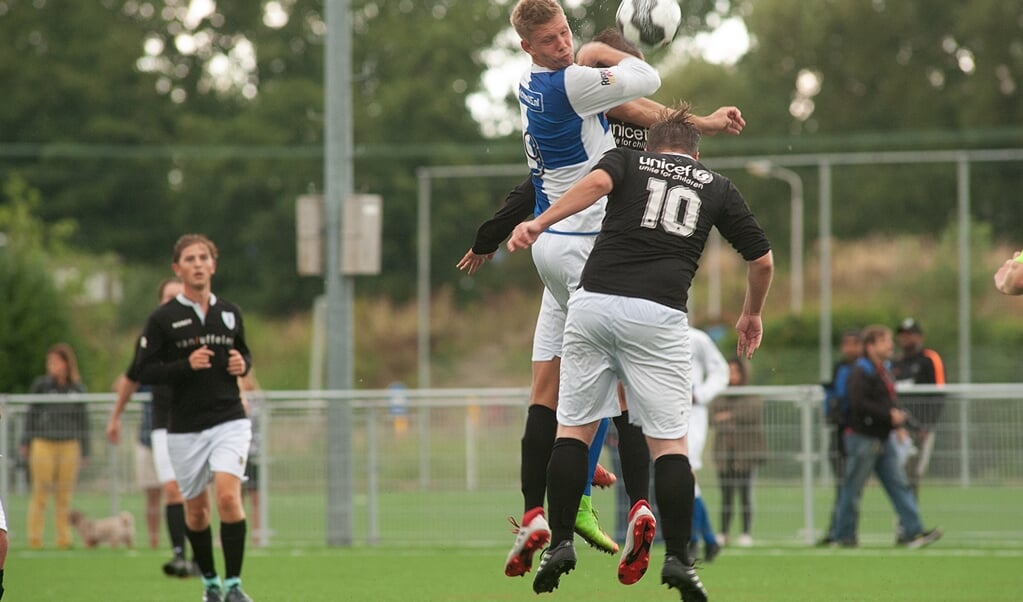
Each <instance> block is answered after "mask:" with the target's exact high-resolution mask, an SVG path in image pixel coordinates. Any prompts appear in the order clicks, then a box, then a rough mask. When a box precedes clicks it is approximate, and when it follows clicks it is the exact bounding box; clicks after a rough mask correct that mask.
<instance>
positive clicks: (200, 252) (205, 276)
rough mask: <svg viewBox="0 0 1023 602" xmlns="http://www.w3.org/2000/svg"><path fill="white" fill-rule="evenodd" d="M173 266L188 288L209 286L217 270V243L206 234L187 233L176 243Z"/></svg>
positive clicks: (175, 272)
mask: <svg viewBox="0 0 1023 602" xmlns="http://www.w3.org/2000/svg"><path fill="white" fill-rule="evenodd" d="M171 267H172V268H173V269H174V274H176V275H177V277H178V278H180V279H181V282H182V283H183V284H184V286H185V288H186V289H188V290H195V289H204V288H209V284H210V278H211V277H212V276H213V274H215V273H216V272H217V245H215V244H213V241H212V240H210V239H209V238H207V237H206V235H204V234H185V235H184V236H182V237H181V238H179V239H178V241H177V242H176V243H174V263H173V264H172V265H171Z"/></svg>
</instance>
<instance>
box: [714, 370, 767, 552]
mask: <svg viewBox="0 0 1023 602" xmlns="http://www.w3.org/2000/svg"><path fill="white" fill-rule="evenodd" d="M749 369H750V368H749V364H748V363H747V362H746V360H744V359H742V358H740V357H732V358H731V359H729V360H728V386H730V387H744V386H746V385H748V384H749V376H750V375H749ZM709 411H710V423H711V425H712V426H713V427H714V450H713V454H712V455H713V457H714V465H715V466H716V467H717V475H718V484H719V485H720V487H721V535H720V537H718V543H719V544H721V545H727V544H728V543H730V541H731V540H730V538H729V535H728V534H729V527H730V525H731V523H732V515H733V511H732V508H733V506H732V499H733V498H734V497H738V498H739V501H740V503H741V504H742V506H741V509H742V534H740V535H739V538H738V539H737V540H736V542H735V543H736V544H737V545H738V546H739V547H743V548H748V547H750V546H752V545H753V481H754V478H755V476H756V469H757V466H759V465H761V464H763V463H764V462H765V461H767V437H766V435H765V434H764V401H763V400H762V399H761V398H760V397H759V396H757V395H734V396H733V395H720V396H718V398H717V399H715V400H714V401H713V402H712V403H711V404H710V408H709Z"/></svg>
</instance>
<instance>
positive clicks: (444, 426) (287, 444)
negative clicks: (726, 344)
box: [0, 384, 1023, 547]
mask: <svg viewBox="0 0 1023 602" xmlns="http://www.w3.org/2000/svg"><path fill="white" fill-rule="evenodd" d="M936 392H940V394H941V395H942V396H943V397H944V410H943V412H942V414H941V417H940V420H939V421H938V422H937V424H936V426H935V428H934V432H935V434H936V435H935V437H936V438H935V446H934V450H933V455H932V460H931V465H930V469H929V472H928V473H927V474H926V476H925V477H924V480H923V486H922V489H921V494H920V498H921V510H922V514H923V516H924V520H925V523H926V524H928V525H929V526H930V525H933V524H937V523H941V524H942V525H943V526H946V527H947V528H948V530H949V534H948V535H947V536H946V539H954V540H957V541H958V542H959V543H960V544H962V545H972V544H985V545H990V544H994V545H1000V546H1011V547H1023V513H1021V512H1020V511H1019V508H1018V499H1019V496H1020V494H1021V493H1023V404H1021V403H1020V400H1021V399H1023V385H1017V384H971V385H947V386H945V387H943V388H941V389H940V390H939V389H936V388H935V387H917V388H915V389H913V390H910V391H902V392H901V393H900V394H901V395H903V396H904V397H905V398H907V399H911V397H912V396H913V395H915V394H932V393H936ZM726 394H727V395H757V396H760V397H761V398H762V399H763V400H764V424H765V431H766V436H767V441H768V460H767V462H766V463H765V464H763V465H762V466H761V467H760V468H759V471H758V473H757V480H756V486H755V500H756V502H755V503H756V509H755V518H754V526H753V533H754V537H755V538H756V540H757V542H758V543H764V544H767V543H770V544H772V545H805V544H807V543H809V542H812V541H813V540H814V538H815V537H817V536H819V535H820V530H821V529H822V528H823V527H824V525H825V524H826V522H827V518H828V513H829V512H830V508H831V504H832V501H833V497H834V483H835V481H834V478H833V475H832V474H831V472H830V469H829V463H828V461H827V457H826V456H827V454H826V448H827V434H828V427H827V425H826V424H825V423H824V422H823V419H822V416H821V411H820V407H821V398H822V392H821V389H820V387H818V386H816V385H805V386H786V387H742V388H738V387H736V388H732V389H730V390H729V391H727V392H726ZM137 398H139V399H141V398H144V395H140V396H137ZM73 399H74V400H77V401H81V402H83V403H86V404H88V410H89V416H90V425H91V427H90V428H91V432H90V433H89V437H90V440H91V448H92V454H91V458H90V459H89V461H88V463H87V464H86V465H85V467H84V468H83V470H82V471H81V473H80V475H79V478H78V483H77V486H76V490H75V497H74V500H75V501H74V505H75V506H77V507H82V508H84V509H86V511H87V512H88V513H95V514H106V513H113V512H115V511H117V510H120V509H128V510H130V511H132V512H133V513H135V515H136V516H138V517H141V516H143V515H144V510H143V504H144V502H143V498H142V496H141V494H140V492H139V488H138V486H137V484H136V483H135V477H134V471H133V466H134V455H135V449H136V448H135V445H134V435H135V431H136V430H137V425H138V417H139V415H138V406H139V404H136V403H133V404H129V409H128V412H126V415H125V418H124V420H123V426H122V442H121V444H120V445H119V446H112V445H109V444H108V443H107V441H106V438H105V435H104V433H105V425H106V421H107V418H108V416H109V412H110V410H111V408H112V405H113V396H112V395H102V394H97V395H92V394H90V395H79V396H76V397H74V398H73ZM68 400H69V397H67V396H57V397H54V396H29V395H0V408H2V411H3V420H0V449H2V450H3V453H4V456H3V459H4V461H3V462H0V494H2V495H3V499H4V501H5V505H6V507H7V515H8V522H9V526H10V536H11V539H12V541H13V542H14V545H18V544H19V542H23V541H24V537H25V534H24V525H25V507H26V504H27V501H28V497H29V487H28V483H27V472H26V471H25V470H24V463H23V462H21V461H20V460H19V455H18V449H17V448H18V443H19V442H20V439H21V436H22V431H23V417H24V415H25V412H26V410H27V408H28V406H29V404H31V403H49V402H52V401H61V402H67V401H68ZM527 400H528V390H527V389H517V388H516V389H472V390H470V389H450V390H439V389H433V390H400V391H390V390H385V391H346V392H330V391H267V392H264V401H263V402H262V403H263V406H262V412H261V419H260V420H259V422H258V425H257V429H258V430H259V432H260V434H261V437H260V439H261V445H260V446H259V449H258V452H257V453H256V455H255V457H254V458H253V460H254V461H256V462H258V464H259V466H260V474H261V477H260V483H259V487H260V489H259V491H260V492H261V499H262V503H261V505H260V506H261V507H260V515H261V517H262V520H261V521H260V522H261V523H262V526H263V532H264V534H266V535H267V537H266V538H265V539H264V541H263V543H267V542H269V543H270V544H271V545H274V546H278V545H282V546H319V545H324V543H325V541H326V522H327V520H326V519H327V514H328V510H329V508H328V504H329V503H331V502H332V500H330V499H329V498H330V496H329V495H328V490H329V488H328V482H327V481H328V474H329V473H328V463H329V462H330V458H328V454H327V449H328V445H327V442H328V439H329V438H330V437H331V436H332V433H330V432H329V430H328V421H327V420H326V415H327V408H328V405H329V404H331V403H344V404H349V406H350V408H351V415H352V421H353V422H352V424H351V427H352V433H353V436H352V451H351V453H352V459H353V460H354V465H355V467H356V470H355V482H354V483H352V484H351V487H350V489H351V490H352V491H354V492H355V494H354V497H353V499H352V500H351V505H352V508H351V509H350V510H351V513H352V516H353V522H354V537H353V542H354V543H355V544H359V545H361V544H398V543H400V544H404V545H424V546H427V545H437V543H438V542H444V545H479V546H488V545H499V544H503V543H508V542H509V541H510V537H511V536H510V535H509V534H508V531H507V527H508V526H507V524H506V523H505V522H504V521H505V516H507V515H518V514H520V513H521V505H522V502H521V495H520V494H519V491H518V489H519V447H520V438H521V436H522V426H523V424H524V419H525V408H526V404H527ZM713 437H714V431H713V429H712V430H711V440H710V441H708V446H707V451H706V452H705V454H704V469H703V470H702V471H701V473H700V475H699V480H700V483H701V486H702V488H703V491H704V496H705V499H706V500H707V502H708V504H709V506H710V509H711V512H712V518H713V519H714V520H715V522H716V520H717V516H718V515H717V508H718V507H719V506H718V503H719V495H718V488H717V482H716V477H715V466H714V464H713V461H712V458H711V453H710V450H711V449H712V445H713ZM610 453H613V452H612V451H611V450H605V454H610ZM605 459H606V460H607V462H606V464H607V465H608V466H611V464H612V462H611V461H610V458H605ZM334 503H336V501H334ZM614 504H615V496H614V495H613V494H611V493H608V492H602V491H599V490H595V492H594V505H595V507H597V508H598V509H600V510H601V511H602V513H603V514H602V517H603V519H602V522H603V523H604V527H605V528H606V529H607V530H608V531H609V532H610V531H611V530H612V529H613V528H614V520H615V509H614ZM48 510H49V511H50V512H51V513H52V504H51V505H50V507H49V509H48ZM893 520H894V513H893V511H892V510H891V509H890V507H889V506H888V503H887V501H886V499H885V497H884V494H883V491H881V488H880V487H879V486H878V485H877V484H876V482H874V481H872V483H871V485H869V486H868V490H867V492H866V494H865V496H864V505H863V513H862V517H861V527H860V528H861V533H860V539H861V541H863V542H866V543H870V542H871V541H879V542H884V541H888V540H889V539H890V538H892V537H893ZM51 521H52V519H51ZM50 524H51V525H52V522H51V523H50ZM137 524H138V525H139V527H138V528H139V529H142V528H144V527H142V525H143V524H144V523H143V521H137ZM47 529H48V530H47V532H48V534H50V537H51V539H52V533H53V530H52V526H48V528H47ZM161 536H162V535H161ZM139 540H140V541H144V540H145V538H144V537H140V538H139Z"/></svg>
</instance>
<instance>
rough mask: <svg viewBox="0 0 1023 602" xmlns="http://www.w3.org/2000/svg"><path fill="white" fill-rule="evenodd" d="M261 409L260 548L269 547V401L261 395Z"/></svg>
mask: <svg viewBox="0 0 1023 602" xmlns="http://www.w3.org/2000/svg"><path fill="white" fill-rule="evenodd" d="M259 403H261V404H262V407H260V408H259V411H260V416H259V483H258V484H257V485H256V489H257V490H258V491H259V527H260V529H261V530H262V531H263V532H262V533H260V534H259V545H260V547H266V546H268V545H270V531H271V529H270V479H271V478H272V475H271V474H270V473H271V470H270V452H269V447H270V420H271V412H270V399H269V398H268V397H266V396H265V395H263V397H261V398H260V399H259Z"/></svg>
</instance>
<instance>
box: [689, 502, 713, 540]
mask: <svg viewBox="0 0 1023 602" xmlns="http://www.w3.org/2000/svg"><path fill="white" fill-rule="evenodd" d="M695 502H696V504H695V508H698V509H699V510H695V511H694V512H693V522H696V523H697V524H696V527H697V528H694V529H693V534H694V536H695V534H696V533H699V534H701V535H702V536H703V541H704V543H707V544H709V545H712V546H716V545H718V539H717V536H716V535H715V534H714V527H712V526H711V524H710V514H708V513H707V506H706V505H705V504H704V503H703V498H702V497H698V498H696V500H695ZM697 517H699V519H698V522H697Z"/></svg>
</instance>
